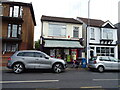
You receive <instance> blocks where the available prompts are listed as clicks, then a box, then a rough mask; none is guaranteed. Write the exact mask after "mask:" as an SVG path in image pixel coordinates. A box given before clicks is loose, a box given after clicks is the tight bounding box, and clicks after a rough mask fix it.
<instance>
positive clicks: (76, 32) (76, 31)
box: [73, 27, 79, 38]
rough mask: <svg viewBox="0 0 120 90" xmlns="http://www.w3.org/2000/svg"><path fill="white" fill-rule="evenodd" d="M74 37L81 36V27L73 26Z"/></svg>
mask: <svg viewBox="0 0 120 90" xmlns="http://www.w3.org/2000/svg"><path fill="white" fill-rule="evenodd" d="M73 37H74V38H79V27H73Z"/></svg>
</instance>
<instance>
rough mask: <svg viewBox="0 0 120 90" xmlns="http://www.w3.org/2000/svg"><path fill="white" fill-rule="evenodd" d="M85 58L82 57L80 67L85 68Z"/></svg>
mask: <svg viewBox="0 0 120 90" xmlns="http://www.w3.org/2000/svg"><path fill="white" fill-rule="evenodd" d="M86 65H87V60H86V59H85V58H82V62H81V66H82V68H86Z"/></svg>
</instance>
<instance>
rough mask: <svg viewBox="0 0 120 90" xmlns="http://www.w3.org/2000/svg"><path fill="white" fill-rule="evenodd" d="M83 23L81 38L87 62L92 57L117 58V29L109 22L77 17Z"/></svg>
mask: <svg viewBox="0 0 120 90" xmlns="http://www.w3.org/2000/svg"><path fill="white" fill-rule="evenodd" d="M77 20H79V21H81V22H83V38H84V39H85V42H84V46H85V47H86V53H87V55H86V58H87V62H88V61H89V59H90V58H91V57H93V56H113V57H115V58H118V46H117V44H116V41H117V28H116V27H115V26H114V25H113V24H112V23H111V22H110V21H106V22H104V21H102V20H97V19H88V18H81V17H78V18H77Z"/></svg>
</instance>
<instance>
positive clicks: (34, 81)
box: [0, 80, 59, 84]
mask: <svg viewBox="0 0 120 90" xmlns="http://www.w3.org/2000/svg"><path fill="white" fill-rule="evenodd" d="M58 81H59V80H31V81H0V84H1V83H37V82H58Z"/></svg>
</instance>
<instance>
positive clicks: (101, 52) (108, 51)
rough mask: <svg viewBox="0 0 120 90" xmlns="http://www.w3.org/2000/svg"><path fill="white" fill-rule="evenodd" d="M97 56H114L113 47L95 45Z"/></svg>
mask: <svg viewBox="0 0 120 90" xmlns="http://www.w3.org/2000/svg"><path fill="white" fill-rule="evenodd" d="M96 53H97V56H113V57H114V48H113V47H96Z"/></svg>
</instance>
